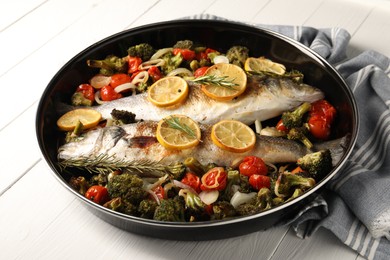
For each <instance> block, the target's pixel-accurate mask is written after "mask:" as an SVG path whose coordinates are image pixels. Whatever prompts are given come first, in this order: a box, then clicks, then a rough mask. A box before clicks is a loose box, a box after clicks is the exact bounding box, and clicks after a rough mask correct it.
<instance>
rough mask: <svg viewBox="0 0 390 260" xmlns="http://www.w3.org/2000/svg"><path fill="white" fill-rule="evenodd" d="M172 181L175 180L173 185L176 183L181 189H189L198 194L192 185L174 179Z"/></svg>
mask: <svg viewBox="0 0 390 260" xmlns="http://www.w3.org/2000/svg"><path fill="white" fill-rule="evenodd" d="M172 182H173V185H175V186H176V187H178V188H180V189H187V190H189V191H190V192H192V193H194V194H198V193H197V192H196V191H195V190H194V189H193V188H192V187H191V186H189V185H187V184H184V183H182V182H181V181H178V180H173V181H172Z"/></svg>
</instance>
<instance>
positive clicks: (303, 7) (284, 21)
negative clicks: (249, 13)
mask: <svg viewBox="0 0 390 260" xmlns="http://www.w3.org/2000/svg"><path fill="white" fill-rule="evenodd" d="M321 3H322V0H301V1H284V0H272V1H270V2H269V3H268V4H267V5H266V6H265V7H264V8H263V9H261V11H260V12H259V13H258V14H257V15H256V17H254V19H252V22H253V23H259V24H275V25H302V24H303V23H304V22H305V21H306V20H307V19H308V18H309V17H310V15H311V14H312V13H313V12H315V10H316V9H317V8H318V7H319V6H320V5H321Z"/></svg>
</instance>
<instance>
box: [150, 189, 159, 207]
mask: <svg viewBox="0 0 390 260" xmlns="http://www.w3.org/2000/svg"><path fill="white" fill-rule="evenodd" d="M147 192H148V193H149V194H150V195H152V197H153V199H154V200H155V201H156V202H157V204H158V205H160V199H159V198H158V196H157V195H156V193H154V192H153V191H152V190H147Z"/></svg>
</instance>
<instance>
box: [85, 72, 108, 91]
mask: <svg viewBox="0 0 390 260" xmlns="http://www.w3.org/2000/svg"><path fill="white" fill-rule="evenodd" d="M110 83H111V77H108V76H103V75H96V76H93V77H92V78H91V79H90V80H89V84H91V86H92V87H94V88H96V89H101V88H102V87H104V86H107V85H109V84H110Z"/></svg>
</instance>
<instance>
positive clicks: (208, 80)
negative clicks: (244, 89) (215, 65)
mask: <svg viewBox="0 0 390 260" xmlns="http://www.w3.org/2000/svg"><path fill="white" fill-rule="evenodd" d="M227 78H228V76H222V77H217V76H215V75H206V76H201V77H198V78H195V79H193V80H191V81H192V82H195V83H199V84H204V85H216V86H220V87H224V88H228V89H231V90H236V89H235V88H234V87H235V86H238V84H237V83H234V79H232V80H228V79H227Z"/></svg>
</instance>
